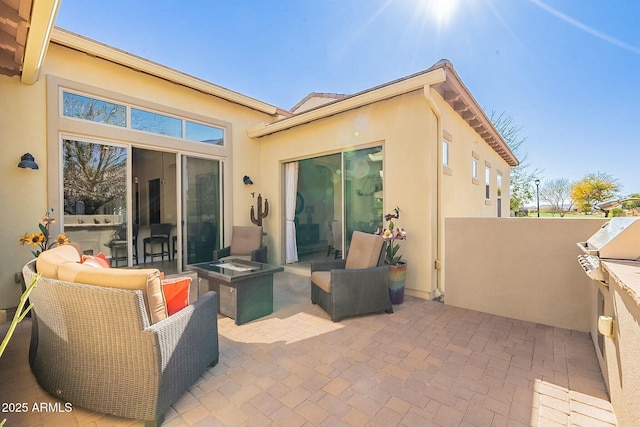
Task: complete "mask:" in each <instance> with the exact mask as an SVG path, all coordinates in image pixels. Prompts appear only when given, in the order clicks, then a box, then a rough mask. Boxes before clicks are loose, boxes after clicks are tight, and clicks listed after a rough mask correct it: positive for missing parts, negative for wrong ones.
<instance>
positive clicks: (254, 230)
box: [213, 225, 267, 264]
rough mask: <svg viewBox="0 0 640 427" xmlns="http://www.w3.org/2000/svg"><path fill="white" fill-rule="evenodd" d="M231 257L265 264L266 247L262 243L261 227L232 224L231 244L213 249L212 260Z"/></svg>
mask: <svg viewBox="0 0 640 427" xmlns="http://www.w3.org/2000/svg"><path fill="white" fill-rule="evenodd" d="M231 258H240V259H246V260H249V261H256V262H262V263H265V264H266V262H267V247H266V246H263V245H262V227H260V226H236V225H234V226H233V232H232V234H231V245H230V246H227V247H225V248H222V249H217V250H214V251H213V260H214V261H224V260H227V259H231Z"/></svg>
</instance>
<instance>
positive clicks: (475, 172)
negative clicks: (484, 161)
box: [471, 159, 478, 180]
mask: <svg viewBox="0 0 640 427" xmlns="http://www.w3.org/2000/svg"><path fill="white" fill-rule="evenodd" d="M471 178H473V179H476V180H477V179H478V161H477V160H476V159H473V160H471Z"/></svg>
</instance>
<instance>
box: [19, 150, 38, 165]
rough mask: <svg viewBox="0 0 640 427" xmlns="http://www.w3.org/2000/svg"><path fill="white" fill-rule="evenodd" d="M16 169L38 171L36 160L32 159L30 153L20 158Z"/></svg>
mask: <svg viewBox="0 0 640 427" xmlns="http://www.w3.org/2000/svg"><path fill="white" fill-rule="evenodd" d="M18 167H19V168H23V169H39V168H38V164H37V163H36V159H34V158H33V156H32V155H31V154H30V153H24V154H23V155H22V157H20V163H18Z"/></svg>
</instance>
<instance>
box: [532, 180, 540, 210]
mask: <svg viewBox="0 0 640 427" xmlns="http://www.w3.org/2000/svg"><path fill="white" fill-rule="evenodd" d="M533 182H535V184H536V203H537V204H538V218H540V180H539V179H536V180H535V181H533Z"/></svg>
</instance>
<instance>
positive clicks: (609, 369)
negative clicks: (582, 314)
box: [591, 266, 640, 426]
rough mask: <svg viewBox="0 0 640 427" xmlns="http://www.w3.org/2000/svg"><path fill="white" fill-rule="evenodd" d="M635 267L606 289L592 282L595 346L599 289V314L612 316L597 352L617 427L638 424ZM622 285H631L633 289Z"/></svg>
mask: <svg viewBox="0 0 640 427" xmlns="http://www.w3.org/2000/svg"><path fill="white" fill-rule="evenodd" d="M638 269H639V267H637V266H636V267H635V268H634V270H633V271H631V272H630V273H629V274H627V275H626V277H620V278H619V279H623V280H624V281H623V282H622V283H621V282H619V281H618V280H617V279H613V278H610V279H609V280H608V282H609V287H608V288H607V287H603V286H600V285H598V284H596V283H595V282H593V283H592V285H591V293H592V305H591V336H592V338H593V341H594V345H595V346H596V349H597V348H598V336H599V333H598V327H597V318H598V306H597V304H598V298H597V293H598V292H602V295H603V296H604V311H603V313H602V315H605V316H611V317H613V319H614V329H613V335H612V336H611V337H610V338H607V337H605V338H603V344H604V345H603V349H602V354H601V353H600V352H598V351H596V354H597V355H598V359H599V362H600V367H601V369H602V372H603V376H604V379H605V382H606V384H607V388H608V390H609V396H610V398H611V403H612V405H613V408H614V410H615V413H616V418H617V420H618V425H620V426H631V425H637V423H638V420H640V364H638V350H639V349H640V306H639V305H638V304H639V303H640V295H639V294H638V291H640V280H639V279H637V278H636V277H635V276H637V274H638ZM620 276H622V275H620ZM623 286H628V287H632V289H633V291H630V290H629V289H625V288H623ZM630 292H632V293H633V297H632V294H631V293H630Z"/></svg>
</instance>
